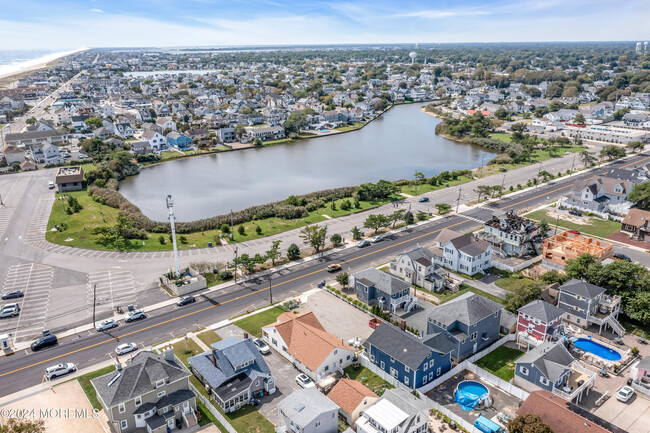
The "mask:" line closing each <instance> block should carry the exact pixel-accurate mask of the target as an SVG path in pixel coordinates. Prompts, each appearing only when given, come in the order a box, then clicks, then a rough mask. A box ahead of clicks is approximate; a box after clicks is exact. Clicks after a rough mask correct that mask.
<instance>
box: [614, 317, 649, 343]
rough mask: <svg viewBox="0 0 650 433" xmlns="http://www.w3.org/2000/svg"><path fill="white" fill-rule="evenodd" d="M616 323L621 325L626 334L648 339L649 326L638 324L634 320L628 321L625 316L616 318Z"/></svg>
mask: <svg viewBox="0 0 650 433" xmlns="http://www.w3.org/2000/svg"><path fill="white" fill-rule="evenodd" d="M618 321H619V322H620V323H621V325H623V327H624V328H625V331H626V332H629V333H630V334H634V335H638V336H639V337H641V336H642V337H643V338H645V339H650V326H649V325H644V324H642V323H639V322H638V321H636V320H633V319H630V318H629V317H627V316H626V315H625V314H621V315H620V316H618Z"/></svg>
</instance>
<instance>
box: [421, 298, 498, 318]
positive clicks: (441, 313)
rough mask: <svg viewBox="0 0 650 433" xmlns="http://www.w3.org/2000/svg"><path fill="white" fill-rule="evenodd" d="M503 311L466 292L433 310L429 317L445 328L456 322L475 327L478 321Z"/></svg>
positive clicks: (490, 302)
mask: <svg viewBox="0 0 650 433" xmlns="http://www.w3.org/2000/svg"><path fill="white" fill-rule="evenodd" d="M502 309H503V305H501V304H499V303H497V302H494V301H492V300H490V299H487V298H484V297H483V296H480V295H477V294H474V293H471V292H467V293H465V294H463V295H461V296H459V297H457V298H455V299H452V300H451V301H449V302H445V303H444V304H443V305H440V306H438V307H436V308H434V309H433V310H432V311H431V313H429V317H433V318H434V319H435V320H436V321H438V322H441V323H443V324H445V325H447V326H449V325H451V324H452V323H454V322H456V321H458V322H461V323H465V324H467V325H475V324H476V323H478V322H479V321H480V320H482V319H485V318H486V317H488V316H490V315H492V314H494V313H496V312H497V311H500V310H502Z"/></svg>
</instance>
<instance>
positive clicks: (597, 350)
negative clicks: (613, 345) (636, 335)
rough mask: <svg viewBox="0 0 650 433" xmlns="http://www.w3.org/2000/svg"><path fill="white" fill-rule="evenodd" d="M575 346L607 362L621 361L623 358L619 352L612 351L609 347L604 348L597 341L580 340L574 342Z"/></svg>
mask: <svg viewBox="0 0 650 433" xmlns="http://www.w3.org/2000/svg"><path fill="white" fill-rule="evenodd" d="M573 344H574V345H575V346H576V347H577V348H578V349H580V350H584V351H585V352H589V353H592V354H594V355H596V356H598V357H599V358H603V359H604V360H606V361H620V360H621V358H622V357H621V354H620V353H619V352H618V351H616V350H614V349H610V348H609V347H607V346H603V345H602V344H600V343H596V342H595V341H593V340H590V339H587V338H578V339H577V340H575V341H574V342H573Z"/></svg>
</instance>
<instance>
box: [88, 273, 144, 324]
mask: <svg viewBox="0 0 650 433" xmlns="http://www.w3.org/2000/svg"><path fill="white" fill-rule="evenodd" d="M93 299H94V301H95V313H96V314H99V313H107V312H111V311H113V312H114V311H115V308H116V307H117V306H121V307H122V308H124V310H126V306H127V305H129V304H135V302H136V296H135V282H134V281H133V274H131V272H130V271H122V270H113V269H110V270H107V271H101V272H93V273H90V274H88V291H87V305H88V316H92V314H93Z"/></svg>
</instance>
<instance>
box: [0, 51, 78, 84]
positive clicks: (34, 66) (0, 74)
mask: <svg viewBox="0 0 650 433" xmlns="http://www.w3.org/2000/svg"><path fill="white" fill-rule="evenodd" d="M87 49H88V48H79V49H76V50H71V51H63V52H59V53H52V54H48V55H46V56H43V57H39V58H37V59H33V60H29V61H27V62H22V63H18V64H16V65H7V66H6V67H3V68H0V87H3V86H6V85H7V84H9V83H10V82H12V81H15V80H16V79H18V78H20V77H24V76H27V75H29V74H30V73H32V72H34V71H36V70H39V69H43V68H47V67H50V66H52V65H54V64H56V63H58V62H59V61H60V60H61V59H63V58H64V57H67V56H70V55H72V54H76V53H79V52H82V51H86V50H87Z"/></svg>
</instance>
